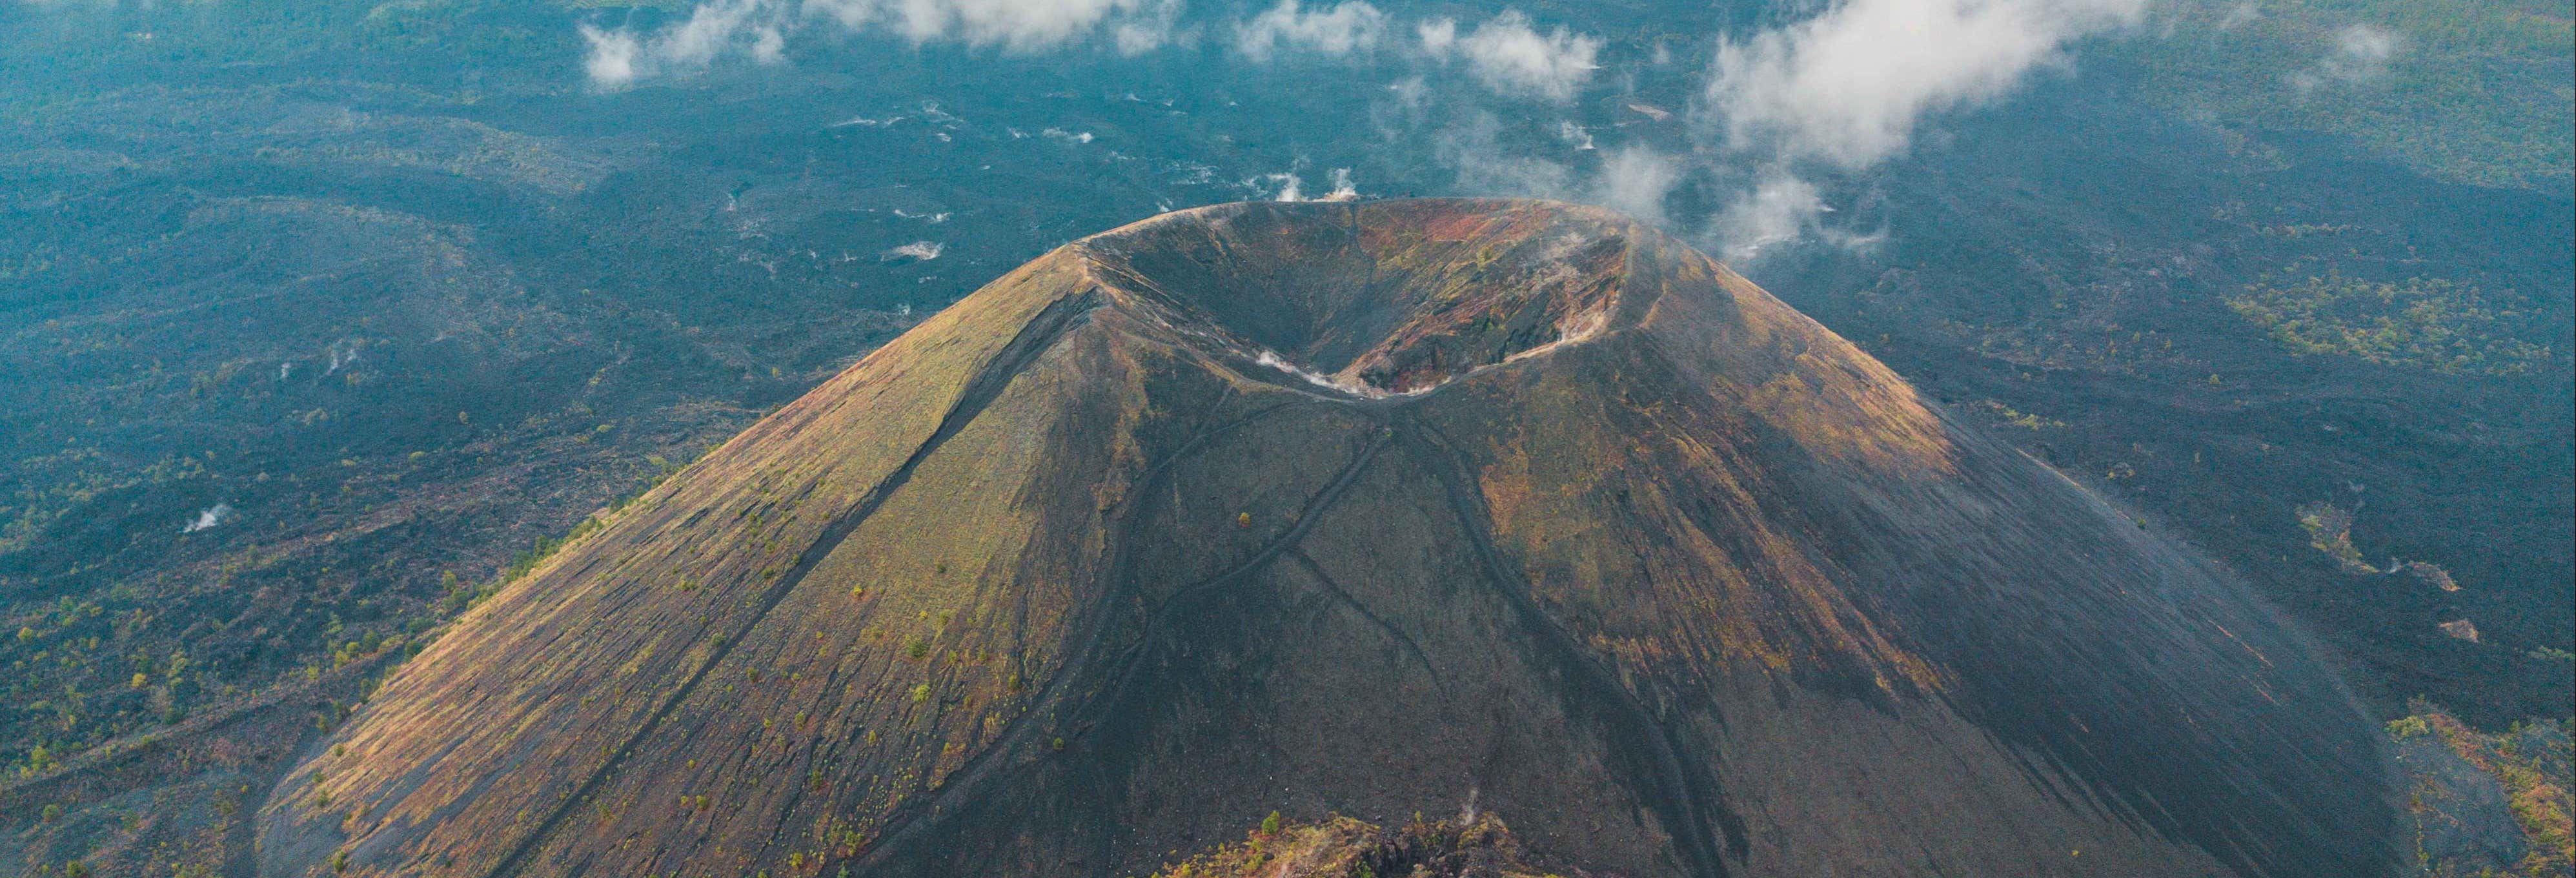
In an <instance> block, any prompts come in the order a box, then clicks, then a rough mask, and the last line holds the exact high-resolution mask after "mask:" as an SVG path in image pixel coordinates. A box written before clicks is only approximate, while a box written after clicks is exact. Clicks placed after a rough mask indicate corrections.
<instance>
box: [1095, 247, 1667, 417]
mask: <svg viewBox="0 0 2576 878" xmlns="http://www.w3.org/2000/svg"><path fill="white" fill-rule="evenodd" d="M1632 237H1633V230H1632V229H1631V228H1630V227H1629V226H1628V225H1627V224H1626V222H1625V221H1623V220H1619V219H1617V218H1616V217H1614V216H1612V215H1610V214H1608V213H1607V212H1604V211H1598V210H1594V209H1590V208H1583V207H1577V206H1573V205H1566V204H1557V203H1552V202H1536V201H1488V200H1469V199H1408V200H1403V201H1382V202H1363V203H1356V204H1352V203H1297V204H1283V203H1249V204H1230V205H1221V206H1218V207H1211V208H1201V209H1198V210H1192V211H1183V212H1178V213H1172V214H1166V215H1164V216H1161V217H1157V218H1154V219H1151V220H1146V221H1144V222H1141V223H1137V224H1135V225H1131V226H1128V227H1126V228H1122V229H1118V230H1115V231H1112V232H1108V233H1105V234H1102V235H1098V236H1095V237H1092V238H1088V239H1085V240H1083V241H1082V242H1081V244H1080V246H1081V248H1082V249H1083V251H1084V253H1085V255H1086V256H1087V257H1088V258H1089V259H1090V260H1091V262H1092V266H1093V269H1094V271H1095V274H1096V276H1097V277H1098V278H1099V279H1100V281H1101V282H1102V283H1103V285H1105V286H1108V287H1111V288H1113V289H1114V290H1115V291H1116V292H1117V293H1120V294H1124V296H1126V297H1129V298H1131V299H1133V300H1135V301H1138V302H1140V303H1143V304H1146V305H1147V306H1149V307H1151V308H1153V309H1154V310H1156V311H1158V312H1161V314H1160V315H1159V316H1162V317H1163V318H1164V319H1165V320H1166V322H1169V323H1171V324H1172V325H1173V326H1174V327H1175V328H1178V329H1181V330H1183V331H1184V332H1187V333H1190V334H1192V335H1196V336H1199V337H1201V338H1203V339H1205V340H1208V341H1211V342H1213V343H1215V344H1216V345H1218V346H1220V347H1222V348H1224V350H1223V351H1222V352H1221V353H1223V354H1226V355H1229V356H1231V357H1234V358H1240V359H1244V360H1250V361H1252V362H1254V363H1256V364H1259V365H1260V366H1263V367H1268V368H1270V369H1273V370H1276V371H1278V372H1283V373H1287V374H1290V375H1294V376H1298V377H1302V378H1304V379H1306V380H1308V381H1310V382H1313V383H1315V384H1318V385H1323V386H1326V387H1331V388H1334V389H1337V390H1340V391H1343V392H1346V393H1351V394H1354V395H1358V396H1364V397H1387V396H1398V395H1412V394H1419V393H1424V392H1427V391H1429V390H1432V389H1434V388H1437V387H1439V386H1441V385H1443V384H1446V383H1448V382H1450V381H1451V380H1454V379H1456V378H1458V377H1459V376H1461V375H1465V374H1467V373H1469V372H1472V371H1474V370H1476V369H1480V368H1483V367H1486V366H1491V365H1494V364H1497V363H1503V362H1507V361H1510V360H1513V359H1517V358H1521V357H1525V356H1530V355H1533V354H1537V353H1541V352H1544V351H1547V350H1550V349H1552V348H1555V347H1557V346H1559V345H1563V344H1569V343H1575V342H1580V341H1582V340H1584V339H1586V338H1589V337H1591V336H1592V335H1594V334H1596V333H1598V332H1600V331H1601V330H1602V329H1604V328H1605V327H1606V326H1607V325H1608V324H1609V322H1610V317H1611V315H1612V314H1613V313H1614V312H1615V310H1616V308H1617V305H1618V302H1619V295H1620V291H1621V289H1622V287H1623V285H1624V281H1625V279H1626V272H1627V265H1628V254H1629V244H1630V240H1631V238H1632Z"/></svg>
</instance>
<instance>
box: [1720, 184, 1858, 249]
mask: <svg viewBox="0 0 2576 878" xmlns="http://www.w3.org/2000/svg"><path fill="white" fill-rule="evenodd" d="M1832 209H1833V208H1830V207H1827V206H1825V200H1824V198H1823V197H1822V196H1819V195H1818V194H1816V187H1815V185H1814V184H1811V183H1808V182H1807V181H1805V180H1801V179H1798V178H1797V177H1796V176H1793V175H1790V174H1788V173H1785V172H1780V171H1776V170H1775V171H1772V172H1770V173H1767V174H1765V175H1764V176H1763V177H1762V179H1761V180H1760V181H1759V182H1758V183H1756V184H1755V185H1754V187H1753V190H1752V191H1751V192H1750V193H1748V194H1747V195H1746V196H1745V197H1743V198H1738V199H1736V200H1735V201H1734V202H1733V203H1731V204H1728V205H1727V207H1726V209H1725V210H1724V211H1723V212H1720V213H1719V214H1718V216H1717V220H1716V227H1715V228H1713V229H1711V230H1710V231H1711V232H1712V234H1713V235H1714V236H1715V237H1716V238H1717V240H1719V241H1722V242H1725V250H1724V255H1725V257H1726V258H1727V259H1730V260H1734V261H1737V262H1742V261H1746V260H1750V259H1752V258H1753V257H1754V256H1757V255H1760V254H1761V252H1762V251H1763V250H1764V249H1765V248H1768V247H1771V246H1773V245H1776V244H1783V243H1787V242H1790V241H1795V240H1797V239H1799V238H1800V237H1803V236H1804V235H1805V234H1806V233H1807V231H1808V230H1809V229H1811V228H1813V227H1814V226H1815V225H1816V222H1817V220H1818V219H1819V218H1820V217H1822V216H1823V215H1824V214H1825V213H1826V212H1827V211H1830V210H1832Z"/></svg>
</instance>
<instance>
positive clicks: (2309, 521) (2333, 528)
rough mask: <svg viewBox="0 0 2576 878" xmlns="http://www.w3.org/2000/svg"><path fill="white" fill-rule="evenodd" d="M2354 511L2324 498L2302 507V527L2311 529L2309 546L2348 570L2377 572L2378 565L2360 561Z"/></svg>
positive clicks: (2351, 571) (2300, 520)
mask: <svg viewBox="0 0 2576 878" xmlns="http://www.w3.org/2000/svg"><path fill="white" fill-rule="evenodd" d="M2353 512H2354V510H2350V509H2345V508H2343V507H2341V506H2336V505H2334V504H2333V503H2329V502H2327V501H2324V500H2319V501H2317V502H2314V503H2309V504H2305V505H2302V506H2300V507H2299V509H2298V513H2299V527H2300V528H2302V529H2305V530H2306V531H2307V532H2308V546H2309V547H2310V548H2314V549H2316V550H2317V551H2320V552H2324V553H2326V557H2329V558H2333V559H2335V564H2336V565H2337V566H2340V567H2342V568H2343V569H2344V571H2345V572H2348V573H2377V572H2379V571H2378V569H2377V568H2373V567H2371V566H2370V564H2369V562H2366V561H2363V560H2361V549H2360V548H2358V547H2355V546H2354V545H2353V544H2352V515H2353Z"/></svg>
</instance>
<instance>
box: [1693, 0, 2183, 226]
mask: <svg viewBox="0 0 2576 878" xmlns="http://www.w3.org/2000/svg"><path fill="white" fill-rule="evenodd" d="M2145 11H2146V0H1844V2H1842V3H1839V4H1836V5H1834V6H1832V7H1830V8H1827V9H1826V10H1825V11H1823V12H1821V13H1819V14H1817V15H1816V16H1814V17H1812V18H1809V19H1806V20H1804V21H1801V22H1797V23H1794V24H1789V25H1786V26H1782V27H1777V28H1773V29H1769V30H1765V31H1763V32H1760V33H1757V34H1754V35H1753V36H1751V37H1749V38H1745V39H1741V40H1728V41H1725V42H1722V43H1720V44H1719V46H1718V50H1717V57H1716V60H1715V61H1714V62H1713V64H1712V65H1711V69H1710V72H1709V78H1708V85H1707V88H1706V90H1705V91H1704V92H1703V93H1702V106H1701V107H1700V108H1698V110H1697V111H1696V112H1695V114H1694V117H1695V118H1694V121H1695V122H1696V123H1697V125H1698V126H1699V129H1700V130H1701V132H1702V134H1703V137H1704V138H1705V139H1707V140H1709V141H1710V142H1712V143H1715V144H1718V145H1720V146H1721V148H1722V150H1723V152H1724V153H1725V154H1727V155H1728V156H1730V157H1731V158H1733V159H1734V160H1735V161H1736V163H1737V164H1736V166H1737V167H1751V168H1755V169H1757V170H1755V171H1753V172H1752V173H1751V174H1750V175H1749V176H1741V172H1739V179H1738V182H1737V184H1736V185H1735V186H1733V187H1732V188H1733V189H1734V190H1735V195H1734V196H1733V197H1732V198H1730V199H1728V201H1727V205H1726V206H1725V207H1724V208H1722V209H1721V210H1720V211H1719V213H1718V214H1717V215H1716V216H1715V217H1713V218H1712V219H1711V222H1710V226H1709V230H1708V234H1709V237H1711V238H1712V239H1714V243H1716V244H1717V245H1718V246H1719V247H1720V248H1721V249H1722V250H1723V251H1724V252H1726V253H1727V255H1728V258H1731V259H1738V260H1743V259H1750V258H1752V257H1753V256H1755V255H1757V254H1759V253H1760V252H1761V251H1762V250H1763V249H1765V248H1767V247H1771V246H1773V245H1777V244H1781V243H1786V242H1789V241H1794V240H1798V239H1801V238H1805V237H1811V236H1822V237H1827V238H1830V239H1834V240H1837V241H1840V242H1843V243H1847V244H1853V243H1867V242H1872V241H1875V240H1877V239H1878V237H1877V236H1875V235H1866V236H1865V235H1854V234H1851V233H1849V232H1837V231H1835V230H1832V229H1829V228H1827V227H1826V226H1825V225H1824V224H1823V217H1824V215H1825V214H1826V213H1827V212H1829V211H1830V210H1831V208H1830V207H1828V206H1827V204H1826V203H1825V201H1824V199H1823V198H1822V197H1821V196H1820V195H1819V191H1818V189H1817V187H1816V186H1815V185H1814V184H1813V183H1811V182H1810V181H1809V180H1808V179H1806V178H1804V177H1802V176H1801V172H1800V171H1799V169H1801V168H1803V169H1807V171H1811V172H1813V171H1821V172H1827V173H1838V174H1851V173H1858V172H1862V171H1866V170H1869V169H1871V168H1873V167H1876V166H1878V165H1879V164H1881V163H1883V162H1885V161H1887V160H1889V159H1892V158H1895V157H1897V156H1900V155H1903V154H1904V153H1905V152H1906V150H1907V149H1908V148H1910V146H1911V145H1912V143H1913V140H1914V136H1915V132H1916V130H1917V129H1918V128H1920V127H1921V126H1922V125H1923V124H1924V122H1925V121H1926V120H1927V119H1929V118H1931V117H1933V116H1936V115H1938V114H1941V113H1945V112H1952V111H1958V110H1964V109H1969V108H1973V107H1976V106H1980V105H1983V104H1986V103H1988V102H1991V101H1994V100H1996V99H1998V98H2001V97H2003V96H2004V95H2006V94H2009V93H2011V92H2012V91H2013V90H2015V89H2016V88H2018V87H2020V85H2021V84H2022V82H2023V81H2024V80H2025V79H2026V78H2028V76H2029V75H2030V73H2031V72H2032V71H2034V70H2036V69H2039V68H2043V67H2050V66H2057V65H2062V64H2063V63H2064V62H2065V60H2066V52H2067V50H2068V47H2069V46H2070V45H2071V44H2073V43H2074V42H2076V41H2078V40H2081V39H2083V38H2086V37H2089V36H2093V35H2096V34H2102V33H2107V32H2111V31H2115V30H2119V29H2123V28H2128V27H2131V26H2134V25H2136V24H2137V23H2138V22H2139V21H2140V19H2141V17H2142V16H2143V15H2144V13H2145Z"/></svg>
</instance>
